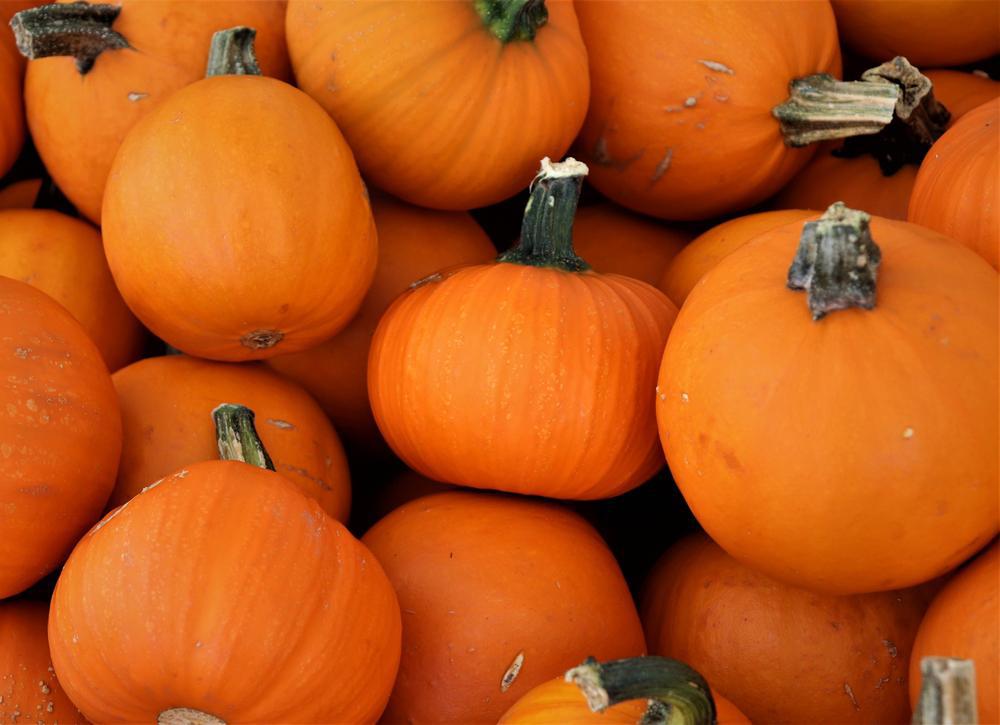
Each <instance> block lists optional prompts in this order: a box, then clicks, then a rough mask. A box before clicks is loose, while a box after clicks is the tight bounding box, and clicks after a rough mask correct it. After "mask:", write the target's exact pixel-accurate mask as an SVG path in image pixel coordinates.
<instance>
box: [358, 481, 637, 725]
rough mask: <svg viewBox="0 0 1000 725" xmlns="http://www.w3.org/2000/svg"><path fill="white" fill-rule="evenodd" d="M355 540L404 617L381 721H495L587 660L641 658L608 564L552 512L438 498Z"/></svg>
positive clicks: (579, 530)
mask: <svg viewBox="0 0 1000 725" xmlns="http://www.w3.org/2000/svg"><path fill="white" fill-rule="evenodd" d="M362 541H363V542H364V544H365V545H367V546H368V547H369V548H370V549H371V551H372V553H373V554H374V555H375V556H377V557H378V559H379V561H380V562H382V566H384V567H385V570H386V573H387V574H388V575H389V579H390V580H391V581H392V583H393V586H394V587H395V588H396V593H397V595H398V596H399V605H400V607H401V608H402V612H403V656H402V660H401V662H400V667H399V676H398V678H397V679H396V686H395V688H394V689H393V692H392V697H391V698H390V700H389V705H388V707H387V709H386V712H385V717H384V720H385V721H386V722H464V723H469V722H477V723H479V722H496V720H497V718H499V717H500V715H502V714H503V712H504V711H505V710H507V708H508V707H510V706H511V705H512V704H513V703H514V702H515V701H516V700H517V699H518V698H519V697H520V696H521V695H523V694H524V693H526V692H527V691H528V690H530V689H531V688H532V687H534V686H535V685H537V684H539V683H542V682H544V681H546V680H548V679H549V678H551V677H554V676H556V675H557V674H559V673H561V672H564V671H566V670H567V669H568V668H569V667H571V666H573V665H575V664H578V663H579V662H581V661H582V660H583V659H584V658H585V657H588V656H591V655H593V656H595V657H597V658H599V659H602V660H603V659H616V658H619V657H630V656H635V655H640V654H643V652H644V644H643V635H642V629H641V628H640V626H639V617H638V614H637V613H636V611H635V605H634V604H633V602H632V597H631V595H630V594H629V591H628V587H627V586H626V584H625V579H624V577H623V576H622V574H621V571H620V570H619V569H618V564H617V562H615V559H614V556H612V554H611V552H610V551H609V550H608V548H607V546H606V545H605V543H604V541H603V540H602V539H601V537H600V536H599V535H598V533H597V532H596V531H595V530H594V529H593V528H592V527H591V526H590V525H589V524H588V523H586V522H585V521H584V520H583V519H582V518H580V517H579V516H577V515H576V514H574V513H571V512H569V511H567V510H565V509H563V508H561V507H559V506H557V505H554V504H548V503H541V502H536V501H529V500H525V499H522V498H514V497H506V496H498V495H493V494H485V493H464V492H451V493H441V494H436V495H433V496H427V497H424V498H420V499H417V500H415V501H411V502H409V503H407V504H404V505H403V506H402V507H400V508H398V509H396V510H395V511H394V512H392V513H391V514H389V515H388V516H386V517H385V518H384V519H382V520H381V521H380V522H378V523H377V524H375V526H373V527H372V528H371V529H370V530H369V531H368V533H366V534H365V536H364V538H363V539H362Z"/></svg>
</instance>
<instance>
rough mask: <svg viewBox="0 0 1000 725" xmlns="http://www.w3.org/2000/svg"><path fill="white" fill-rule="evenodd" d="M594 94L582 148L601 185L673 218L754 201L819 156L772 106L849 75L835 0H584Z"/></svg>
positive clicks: (624, 200) (633, 204)
mask: <svg viewBox="0 0 1000 725" xmlns="http://www.w3.org/2000/svg"><path fill="white" fill-rule="evenodd" d="M577 14H578V15H579V17H580V29H581V32H582V33H583V38H584V41H585V42H586V44H587V51H588V53H589V57H590V83H591V94H592V97H591V102H590V110H589V111H588V113H587V120H586V122H585V123H584V126H583V130H582V132H581V134H580V138H579V141H578V147H579V149H578V153H579V154H580V156H581V158H582V159H583V160H584V161H586V162H587V163H588V164H589V165H590V167H591V170H592V176H593V183H594V186H596V187H597V188H598V189H599V190H600V191H601V193H603V194H604V195H605V196H607V197H609V198H610V199H612V200H613V201H616V202H618V203H619V204H621V205H623V206H626V207H628V208H630V209H634V210H636V211H640V212H643V213H645V214H651V215H653V216H657V217H661V218H665V219H706V218H709V217H713V216H718V215H721V214H725V213H729V212H734V211H738V210H740V209H745V208H747V207H749V206H752V205H753V204H755V203H757V202H759V201H762V200H764V199H766V198H767V197H769V196H771V195H772V194H773V193H774V192H776V191H777V190H778V189H780V188H781V187H782V186H784V184H785V183H786V182H787V181H788V180H789V179H790V178H791V177H792V175H793V174H794V173H795V172H796V171H797V170H798V169H800V168H801V167H802V166H803V165H804V164H805V163H806V162H807V161H808V160H809V158H810V157H811V156H812V154H813V149H812V148H808V147H807V148H792V147H790V146H788V145H787V144H786V142H785V139H784V138H783V137H782V132H781V130H780V127H779V123H778V121H777V120H776V119H775V118H774V117H773V116H772V108H774V107H775V106H777V105H778V104H781V103H782V102H783V101H785V99H786V98H788V95H789V82H790V81H792V80H793V79H796V78H799V77H804V76H809V75H811V74H815V73H830V74H833V75H839V73H840V51H839V48H838V45H837V29H836V27H835V25H834V19H833V12H832V10H831V9H830V5H829V3H828V2H825V0H824V1H823V2H781V1H778V2H754V3H741V2H713V3H698V2H690V3H655V2H654V3H644V2H630V1H629V0H619V1H617V2H585V3H578V4H577Z"/></svg>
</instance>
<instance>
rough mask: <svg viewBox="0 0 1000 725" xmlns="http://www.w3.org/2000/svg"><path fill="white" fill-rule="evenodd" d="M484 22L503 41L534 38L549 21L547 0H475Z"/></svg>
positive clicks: (477, 10)
mask: <svg viewBox="0 0 1000 725" xmlns="http://www.w3.org/2000/svg"><path fill="white" fill-rule="evenodd" d="M474 5H475V8H476V12H477V13H479V17H480V18H482V20H483V24H484V25H485V26H486V27H487V28H489V30H490V32H491V33H493V34H494V35H495V36H497V38H499V39H500V42H501V43H509V42H511V41H512V40H534V38H535V33H537V32H538V29H539V28H541V27H542V26H543V25H545V23H547V22H548V21H549V10H548V8H546V7H545V0H475V1H474Z"/></svg>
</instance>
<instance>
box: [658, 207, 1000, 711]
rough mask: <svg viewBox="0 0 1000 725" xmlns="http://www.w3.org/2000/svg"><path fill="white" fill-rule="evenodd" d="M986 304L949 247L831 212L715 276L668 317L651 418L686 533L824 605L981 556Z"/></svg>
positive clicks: (915, 231) (903, 229)
mask: <svg viewBox="0 0 1000 725" xmlns="http://www.w3.org/2000/svg"><path fill="white" fill-rule="evenodd" d="M873 240H874V241H873ZM797 246H798V253H797V254H796V247H797ZM879 248H881V251H879ZM793 257H794V263H793V264H792V266H791V268H789V266H788V265H789V262H790V261H792V259H793ZM880 258H881V262H880V261H879V260H880ZM876 270H877V272H876ZM876 276H877V289H876ZM789 287H791V288H792V289H789ZM799 288H805V289H806V290H807V291H806V293H805V294H803V293H802V292H801V291H796V290H798V289H799ZM997 294H998V289H997V275H996V272H995V271H994V270H992V269H991V268H990V267H989V265H987V264H985V263H984V262H983V261H982V259H980V258H978V257H977V256H976V255H975V254H973V253H972V252H971V251H970V250H968V249H966V248H965V247H963V246H962V245H960V244H958V243H956V242H954V241H952V240H949V239H948V238H946V237H943V236H941V235H939V234H937V233H935V232H932V231H930V230H927V229H924V228H922V227H918V226H916V225H914V224H907V223H906V222H899V221H893V220H888V219H882V218H879V217H871V218H869V216H868V215H867V214H865V213H863V212H857V211H853V210H850V209H846V208H845V207H843V206H842V205H837V204H835V205H833V206H832V207H830V209H829V210H827V212H826V213H825V214H824V215H823V217H822V218H821V219H820V220H819V221H815V222H808V223H805V224H803V223H802V222H794V223H792V224H789V225H786V226H783V227H779V228H778V229H775V230H772V231H770V232H768V233H766V234H763V235H761V236H758V237H757V238H756V239H755V240H754V241H752V242H751V243H749V244H746V245H745V246H743V247H742V248H740V249H739V250H737V251H735V252H733V253H732V254H731V255H729V256H728V257H727V258H726V259H724V260H723V261H722V262H721V263H719V265H718V266H716V267H715V268H714V269H713V270H712V271H711V272H709V273H708V274H707V275H706V276H705V277H704V279H703V280H702V281H701V283H699V284H698V285H697V286H696V287H695V288H694V289H693V290H692V291H691V294H690V295H689V296H688V298H687V300H686V301H685V303H684V307H683V309H682V311H681V313H680V315H679V317H678V319H677V323H676V324H675V326H674V329H673V331H672V333H671V335H670V340H669V341H668V342H667V346H666V350H665V352H664V356H663V364H662V367H661V369H660V379H659V387H658V391H657V392H658V394H657V405H656V408H657V421H658V423H659V427H660V438H661V441H662V443H663V447H664V450H665V451H666V455H667V461H668V463H669V465H670V470H671V471H672V473H673V475H674V478H675V480H676V481H677V484H678V486H679V488H680V490H681V492H682V493H683V495H684V497H685V499H686V500H687V502H688V504H689V505H690V507H691V510H692V512H693V513H694V515H695V516H696V517H697V518H698V520H699V521H700V523H701V524H702V526H703V527H704V528H705V530H706V531H707V532H708V533H709V534H710V535H711V536H712V538H714V539H715V540H716V541H718V542H719V544H721V545H722V547H723V548H724V549H726V551H728V552H729V553H730V554H732V555H733V556H734V557H736V558H737V559H739V560H741V561H742V562H744V563H746V564H748V565H751V566H754V567H756V568H757V569H760V570H761V571H763V572H766V573H767V574H769V575H771V576H773V577H775V578H777V579H781V580H785V581H788V582H790V583H793V584H796V585H798V586H803V587H808V588H811V589H815V590H817V591H826V592H834V593H839V594H849V593H853V592H866V591H868V592H870V591H879V590H886V589H897V588H900V587H905V586H910V585H913V584H917V583H919V582H923V581H927V580H929V579H932V578H934V577H936V576H938V575H940V574H943V573H944V572H946V571H948V570H950V569H952V568H954V567H956V566H957V565H958V564H960V563H961V562H962V561H964V560H965V559H966V558H968V557H969V556H970V555H971V554H972V553H973V552H974V551H976V550H977V549H979V548H980V547H982V546H983V544H985V543H986V542H987V541H989V540H990V539H991V538H993V536H994V535H995V534H996V532H997V530H998V525H1000V521H998V515H997V508H996V491H997V485H998V481H997V476H998V467H997V439H998V437H1000V431H998V428H997V415H996V401H997V399H998V396H1000V390H998V387H997V385H998V383H997V375H996V370H997V366H998V363H1000V361H998V347H1000V344H998V339H997V324H998V320H997V312H998V311H997V304H996V300H997ZM850 308H853V309H850ZM736 361H738V364H734V363H736ZM762 421H763V424H762ZM957 421H960V422H961V424H958V423H957ZM845 522H847V523H846V524H845ZM845 525H847V526H848V530H845V528H844V527H845ZM723 692H725V689H724V688H723ZM741 704H743V703H742V702H741ZM749 714H750V716H751V717H754V714H753V713H749Z"/></svg>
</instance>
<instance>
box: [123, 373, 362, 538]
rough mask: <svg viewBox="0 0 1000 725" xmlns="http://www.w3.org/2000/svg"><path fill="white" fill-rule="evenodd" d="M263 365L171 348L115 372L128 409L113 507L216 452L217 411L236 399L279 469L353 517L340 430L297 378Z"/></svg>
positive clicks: (334, 511) (337, 513) (339, 515)
mask: <svg viewBox="0 0 1000 725" xmlns="http://www.w3.org/2000/svg"><path fill="white" fill-rule="evenodd" d="M258 365H259V364H249V365H232V364H227V363H218V362H211V361H208V360H198V359H196V358H190V357H187V356H185V355H168V356H166V357H154V358H149V359H146V360H140V361H139V362H137V363H135V364H134V365H129V366H128V367H127V368H124V369H122V370H119V371H118V372H117V373H115V375H114V376H113V377H112V380H113V381H114V384H115V389H116V390H117V391H118V400H119V402H120V404H121V411H122V429H123V434H124V435H123V440H122V458H121V466H120V467H119V469H118V481H117V483H116V484H115V490H114V492H113V493H112V494H111V501H110V502H109V505H110V506H119V505H121V504H123V503H125V502H126V501H128V500H129V499H130V498H132V497H133V496H135V495H136V494H137V493H139V491H141V490H142V488H143V487H144V486H148V485H149V484H150V483H152V482H153V481H155V480H157V479H158V478H162V477H163V476H166V475H167V474H169V473H171V472H173V471H176V470H177V469H179V468H181V467H183V466H186V465H189V464H191V463H196V462H198V461H209V460H213V459H215V458H217V457H218V449H217V448H216V444H215V435H214V433H213V425H212V416H211V412H212V410H213V409H214V408H215V407H216V406H218V405H220V404H221V403H225V402H228V401H238V402H240V403H241V404H243V405H246V406H247V407H249V408H251V409H252V410H254V411H255V412H256V413H257V426H258V428H257V429H258V432H259V433H260V437H261V439H262V440H263V442H264V445H265V446H266V447H267V449H268V451H269V452H270V453H271V456H272V458H273V459H274V464H275V468H276V469H277V471H278V472H279V473H281V474H282V475H283V476H285V478H287V479H288V480H289V481H291V482H292V483H294V484H295V485H296V486H297V487H298V488H299V489H300V490H301V491H302V492H303V493H305V494H307V495H309V496H311V497H312V498H314V499H316V500H317V501H318V502H319V504H320V506H322V507H323V510H324V511H326V512H327V513H328V514H329V515H330V516H332V517H333V518H335V519H337V520H338V521H347V514H348V511H349V510H350V505H351V482H350V474H349V473H348V470H347V459H346V458H345V456H344V450H343V448H342V447H341V445H340V440H339V439H338V438H337V433H336V432H335V431H334V429H333V427H332V426H331V425H330V422H329V420H327V418H326V416H325V415H323V411H322V409H321V408H320V407H319V406H318V405H317V404H316V401H314V400H313V399H312V398H310V397H309V395H308V394H307V393H306V392H305V391H304V390H302V388H300V387H299V386H298V385H296V384H295V383H293V382H291V381H289V380H284V379H282V378H281V377H280V376H278V375H276V374H275V373H274V372H272V371H270V370H268V369H266V368H264V367H262V366H258Z"/></svg>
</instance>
